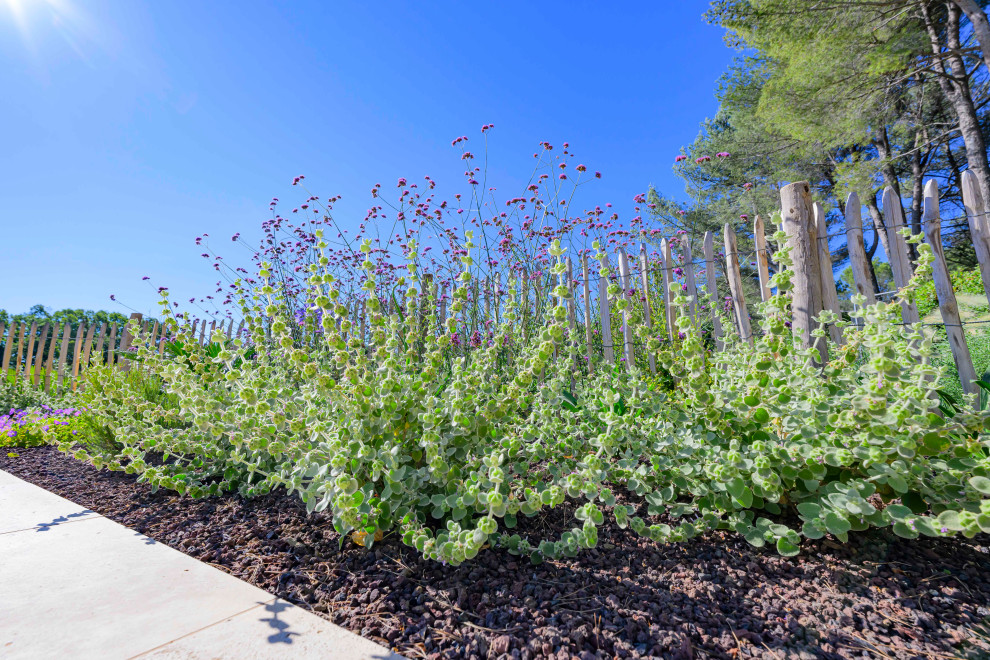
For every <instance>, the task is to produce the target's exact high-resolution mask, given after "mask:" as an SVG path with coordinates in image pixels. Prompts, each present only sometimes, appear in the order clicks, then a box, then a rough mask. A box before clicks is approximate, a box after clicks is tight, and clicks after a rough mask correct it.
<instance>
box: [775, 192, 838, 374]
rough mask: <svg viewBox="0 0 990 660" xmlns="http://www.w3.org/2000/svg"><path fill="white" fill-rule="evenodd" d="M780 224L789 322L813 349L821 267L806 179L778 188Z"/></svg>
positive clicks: (825, 357) (825, 358)
mask: <svg viewBox="0 0 990 660" xmlns="http://www.w3.org/2000/svg"><path fill="white" fill-rule="evenodd" d="M780 207H781V227H782V228H783V230H784V232H785V233H786V234H787V245H788V246H789V247H790V248H791V260H792V262H793V265H792V266H791V268H792V269H793V272H794V277H793V279H792V283H793V286H794V292H793V296H792V299H791V324H792V329H793V332H794V334H795V335H797V336H798V338H799V339H800V341H801V345H802V346H804V347H805V348H814V345H815V337H813V336H812V334H811V333H812V332H814V331H815V330H816V329H817V328H818V321H817V319H816V318H815V317H817V316H818V313H819V312H820V311H821V309H822V289H821V269H820V268H819V266H818V249H817V247H818V245H817V243H818V241H817V238H818V231H817V228H816V226H815V223H814V221H813V217H812V210H811V186H809V185H808V182H807V181H798V182H797V183H791V184H788V185H786V186H784V187H783V188H781V190H780ZM818 351H819V354H820V356H821V364H825V363H826V362H827V361H828V347H827V346H826V345H825V344H824V343H823V344H820V345H819V347H818Z"/></svg>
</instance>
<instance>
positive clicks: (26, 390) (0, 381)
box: [0, 378, 57, 414]
mask: <svg viewBox="0 0 990 660" xmlns="http://www.w3.org/2000/svg"><path fill="white" fill-rule="evenodd" d="M56 403H57V399H56V397H53V396H51V395H48V394H45V393H44V391H42V390H40V389H35V388H34V387H33V386H31V385H28V384H27V383H26V382H25V381H24V380H23V379H19V378H18V379H12V378H11V379H8V378H0V414H2V413H8V412H10V411H12V410H29V409H32V408H40V407H41V406H43V405H45V404H48V405H55V404H56Z"/></svg>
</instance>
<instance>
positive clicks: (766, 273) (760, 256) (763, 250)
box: [753, 216, 770, 302]
mask: <svg viewBox="0 0 990 660" xmlns="http://www.w3.org/2000/svg"><path fill="white" fill-rule="evenodd" d="M753 242H754V243H755V244H756V271H757V273H758V274H759V277H760V300H762V301H763V302H766V301H768V300H770V266H769V264H768V261H767V236H766V230H765V228H764V226H763V218H761V217H760V216H756V220H754V221H753Z"/></svg>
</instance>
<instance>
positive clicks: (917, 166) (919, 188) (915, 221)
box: [908, 137, 925, 261]
mask: <svg viewBox="0 0 990 660" xmlns="http://www.w3.org/2000/svg"><path fill="white" fill-rule="evenodd" d="M918 142H919V141H918V139H917V137H916V138H915V141H914V144H915V148H914V153H912V154H911V233H912V234H920V233H921V204H922V201H923V200H924V195H925V185H924V184H925V182H924V177H925V171H924V167H923V166H922V163H921V148H920V146H919V145H918ZM908 250H909V253H910V256H911V261H917V260H918V246H917V245H915V244H914V243H909V244H908Z"/></svg>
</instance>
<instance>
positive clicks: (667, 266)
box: [660, 238, 677, 342]
mask: <svg viewBox="0 0 990 660" xmlns="http://www.w3.org/2000/svg"><path fill="white" fill-rule="evenodd" d="M660 259H661V260H662V261H661V267H662V268H663V295H662V296H660V298H661V299H662V300H663V311H664V318H665V320H666V322H667V336H668V337H670V341H671V342H673V341H674V338H675V337H676V336H677V329H676V328H677V326H675V325H674V312H673V309H672V307H673V305H671V295H670V284H671V282H673V281H674V257H673V255H672V254H671V250H670V241H668V240H667V239H666V238H664V239H662V240H661V241H660Z"/></svg>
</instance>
